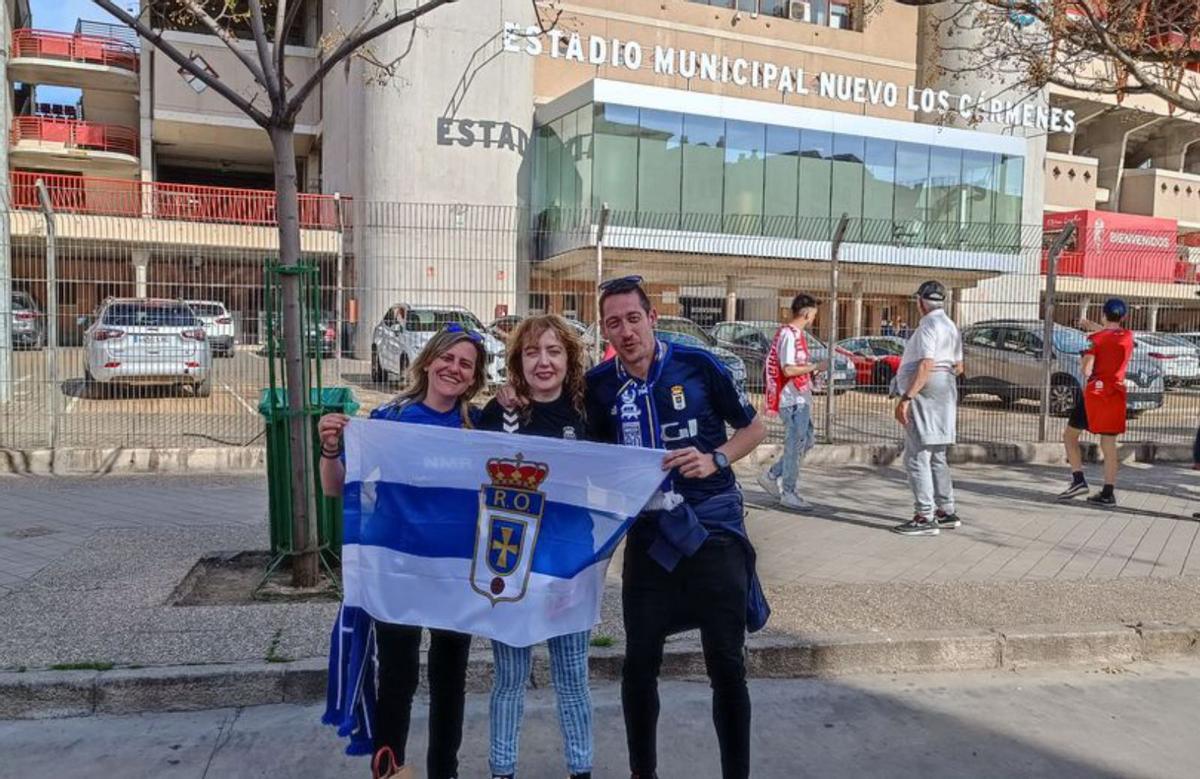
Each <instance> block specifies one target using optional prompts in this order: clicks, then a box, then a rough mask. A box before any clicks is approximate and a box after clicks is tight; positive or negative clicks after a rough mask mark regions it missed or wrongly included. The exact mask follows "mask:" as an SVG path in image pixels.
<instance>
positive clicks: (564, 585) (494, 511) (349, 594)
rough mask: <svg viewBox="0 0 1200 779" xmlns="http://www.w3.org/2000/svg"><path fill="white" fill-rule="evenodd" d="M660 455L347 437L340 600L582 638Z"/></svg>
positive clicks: (449, 437) (457, 434)
mask: <svg viewBox="0 0 1200 779" xmlns="http://www.w3.org/2000/svg"><path fill="white" fill-rule="evenodd" d="M662 457H663V453H662V452H661V451H658V450H653V449H641V448H638V447H626V446H620V447H618V446H611V445H608V444H596V443H589V442H584V441H569V440H561V439H554V438H541V437H537V436H523V435H510V434H505V433H491V432H485V431H480V430H456V429H447V428H442V427H431V426H425V425H411V424H406V423H398V422H390V421H382V420H358V419H356V420H353V421H352V422H351V423H350V425H349V426H348V427H347V429H346V488H345V491H344V509H345V511H344V520H343V523H344V543H343V545H342V587H343V593H344V597H343V606H344V607H348V608H353V609H363V610H365V611H366V612H367V613H368V614H369V615H370V616H371V617H372V618H373V619H375V620H378V621H383V622H393V623H398V624H404V625H422V626H424V627H431V628H445V629H449V630H457V631H461V632H463V633H470V634H472V635H477V636H483V637H486V638H493V639H497V640H499V641H503V642H504V643H506V644H510V645H512V646H528V645H530V644H534V643H537V642H539V641H544V640H546V639H548V638H551V637H554V636H559V635H563V634H566V633H573V632H577V631H580V630H587V629H589V628H591V627H593V626H594V625H595V624H596V622H597V620H598V619H599V614H600V599H601V596H602V595H603V592H604V579H605V574H606V572H607V570H608V562H609V559H610V557H611V556H612V553H613V551H614V550H615V549H616V546H617V544H618V543H619V542H620V540H621V538H622V537H623V536H624V534H625V531H626V530H627V529H628V527H629V525H630V524H631V523H632V521H633V518H634V517H636V516H637V514H638V512H639V511H640V510H641V508H642V507H643V506H644V505H646V502H647V501H648V500H649V499H650V497H651V496H652V495H653V494H654V492H655V490H656V489H658V487H659V485H660V484H661V483H662Z"/></svg>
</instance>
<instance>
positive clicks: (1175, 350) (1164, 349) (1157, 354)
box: [1133, 332, 1200, 387]
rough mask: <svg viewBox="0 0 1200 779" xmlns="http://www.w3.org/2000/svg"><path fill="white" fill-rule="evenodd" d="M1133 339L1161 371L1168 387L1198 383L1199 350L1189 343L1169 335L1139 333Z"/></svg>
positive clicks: (1199, 367)
mask: <svg viewBox="0 0 1200 779" xmlns="http://www.w3.org/2000/svg"><path fill="white" fill-rule="evenodd" d="M1133 338H1134V341H1136V342H1137V345H1138V346H1141V347H1144V348H1145V350H1146V353H1147V354H1149V355H1150V359H1152V360H1154V361H1155V362H1156V363H1157V364H1158V366H1159V367H1160V368H1161V369H1162V372H1163V376H1164V377H1166V381H1167V386H1168V387H1183V386H1186V385H1189V384H1197V383H1200V348H1198V347H1196V346H1195V345H1193V344H1192V342H1191V341H1188V340H1187V339H1185V338H1182V337H1180V336H1177V335H1172V334H1170V333H1140V332H1139V333H1134V334H1133Z"/></svg>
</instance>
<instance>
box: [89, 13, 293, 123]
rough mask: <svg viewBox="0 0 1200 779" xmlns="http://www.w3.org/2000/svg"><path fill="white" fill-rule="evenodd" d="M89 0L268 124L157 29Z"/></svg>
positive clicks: (247, 104) (262, 116) (260, 115)
mask: <svg viewBox="0 0 1200 779" xmlns="http://www.w3.org/2000/svg"><path fill="white" fill-rule="evenodd" d="M92 2H94V3H95V4H96V5H98V6H100V7H101V8H103V9H104V10H105V11H107V12H108V13H110V14H112V15H113V16H115V17H116V18H118V19H120V20H121V21H122V22H123V23H124V24H126V25H128V26H129V27H130V28H132V29H133V30H134V31H135V32H137V34H138V35H140V36H142V37H143V38H145V39H146V41H147V42H148V43H149V44H150V45H152V46H154V48H156V49H158V50H159V51H161V52H162V53H163V54H165V55H166V56H167V58H169V59H170V60H171V61H172V62H174V63H175V64H177V65H179V67H181V68H183V69H184V70H186V71H187V72H188V73H190V74H192V75H193V76H195V77H196V78H198V79H200V80H201V81H202V82H204V84H205V85H206V86H208V87H209V88H210V89H213V90H214V91H216V93H217V94H219V95H220V96H221V97H223V98H225V99H226V100H228V101H229V102H230V103H232V104H233V105H234V107H235V108H237V109H238V110H239V111H241V112H242V113H244V114H245V115H246V116H248V117H250V118H251V119H253V120H254V122H255V123H256V124H258V125H260V126H262V127H267V126H268V124H270V118H269V117H268V116H267V115H266V114H264V113H263V112H262V111H260V110H258V109H257V108H255V107H254V105H253V104H252V103H251V102H250V101H249V100H247V99H246V98H244V97H242V96H241V95H239V94H238V93H237V92H234V91H233V90H232V89H230V88H229V87H228V86H226V85H225V84H224V83H223V82H222V81H221V80H220V79H219V78H216V77H215V76H213V75H212V74H211V73H210V72H209V71H207V70H205V69H204V68H202V67H200V66H199V65H197V64H196V63H195V62H193V61H192V60H191V58H190V57H186V56H184V54H183V52H181V51H180V50H179V49H177V48H175V46H174V45H172V44H171V43H169V42H168V41H166V40H163V37H162V33H161V32H157V31H155V30H152V29H150V28H149V27H147V26H146V25H145V24H144V23H143V22H142V20H141V19H138V18H137V17H135V16H132V15H130V13H129V12H128V11H126V10H125V9H124V8H121V7H120V6H118V5H116V4H115V3H113V2H112V0H92Z"/></svg>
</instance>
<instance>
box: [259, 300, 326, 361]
mask: <svg viewBox="0 0 1200 779" xmlns="http://www.w3.org/2000/svg"><path fill="white" fill-rule="evenodd" d="M270 318H271V324H272V325H273V329H274V332H275V353H276V354H278V355H282V354H283V326H282V324H281V317H279V316H278V315H277V314H275V315H270ZM266 322H267V315H266V314H265V313H264V316H263V319H262V323H261V326H262V327H263V329H264V331H265V328H266ZM307 329H308V343H306V344H305V345H304V350H305V352H306V353H307V354H308V355H309V356H310V357H311V356H315V355H316V353H317V352H318V351H319V352H320V353H321V356H322V357H332V356H333V353H334V349H335V348H336V346H337V318H336V317H335V316H334V315H333V313H332V312H330V311H322V312H321V313H320V316H319V318H318V319H317V321H316V322H311V323H309V325H308V328H307ZM262 339H263V344H264V347H263V350H264V351H265V350H266V346H265V344H266V333H265V332H264V333H263V336H262Z"/></svg>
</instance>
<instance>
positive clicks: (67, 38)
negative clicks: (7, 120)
mask: <svg viewBox="0 0 1200 779" xmlns="http://www.w3.org/2000/svg"><path fill="white" fill-rule="evenodd" d="M12 57H13V59H16V58H18V57H37V58H39V59H53V60H68V61H70V62H87V63H91V64H93V65H107V66H108V67H112V68H122V69H124V70H129V71H132V72H134V73H137V70H138V53H137V49H135V48H133V47H132V46H130V45H129V44H128V43H124V42H122V41H118V40H114V39H112V38H101V37H99V36H96V35H72V34H70V33H64V32H51V31H50V30H29V29H25V30H13V51H12Z"/></svg>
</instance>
